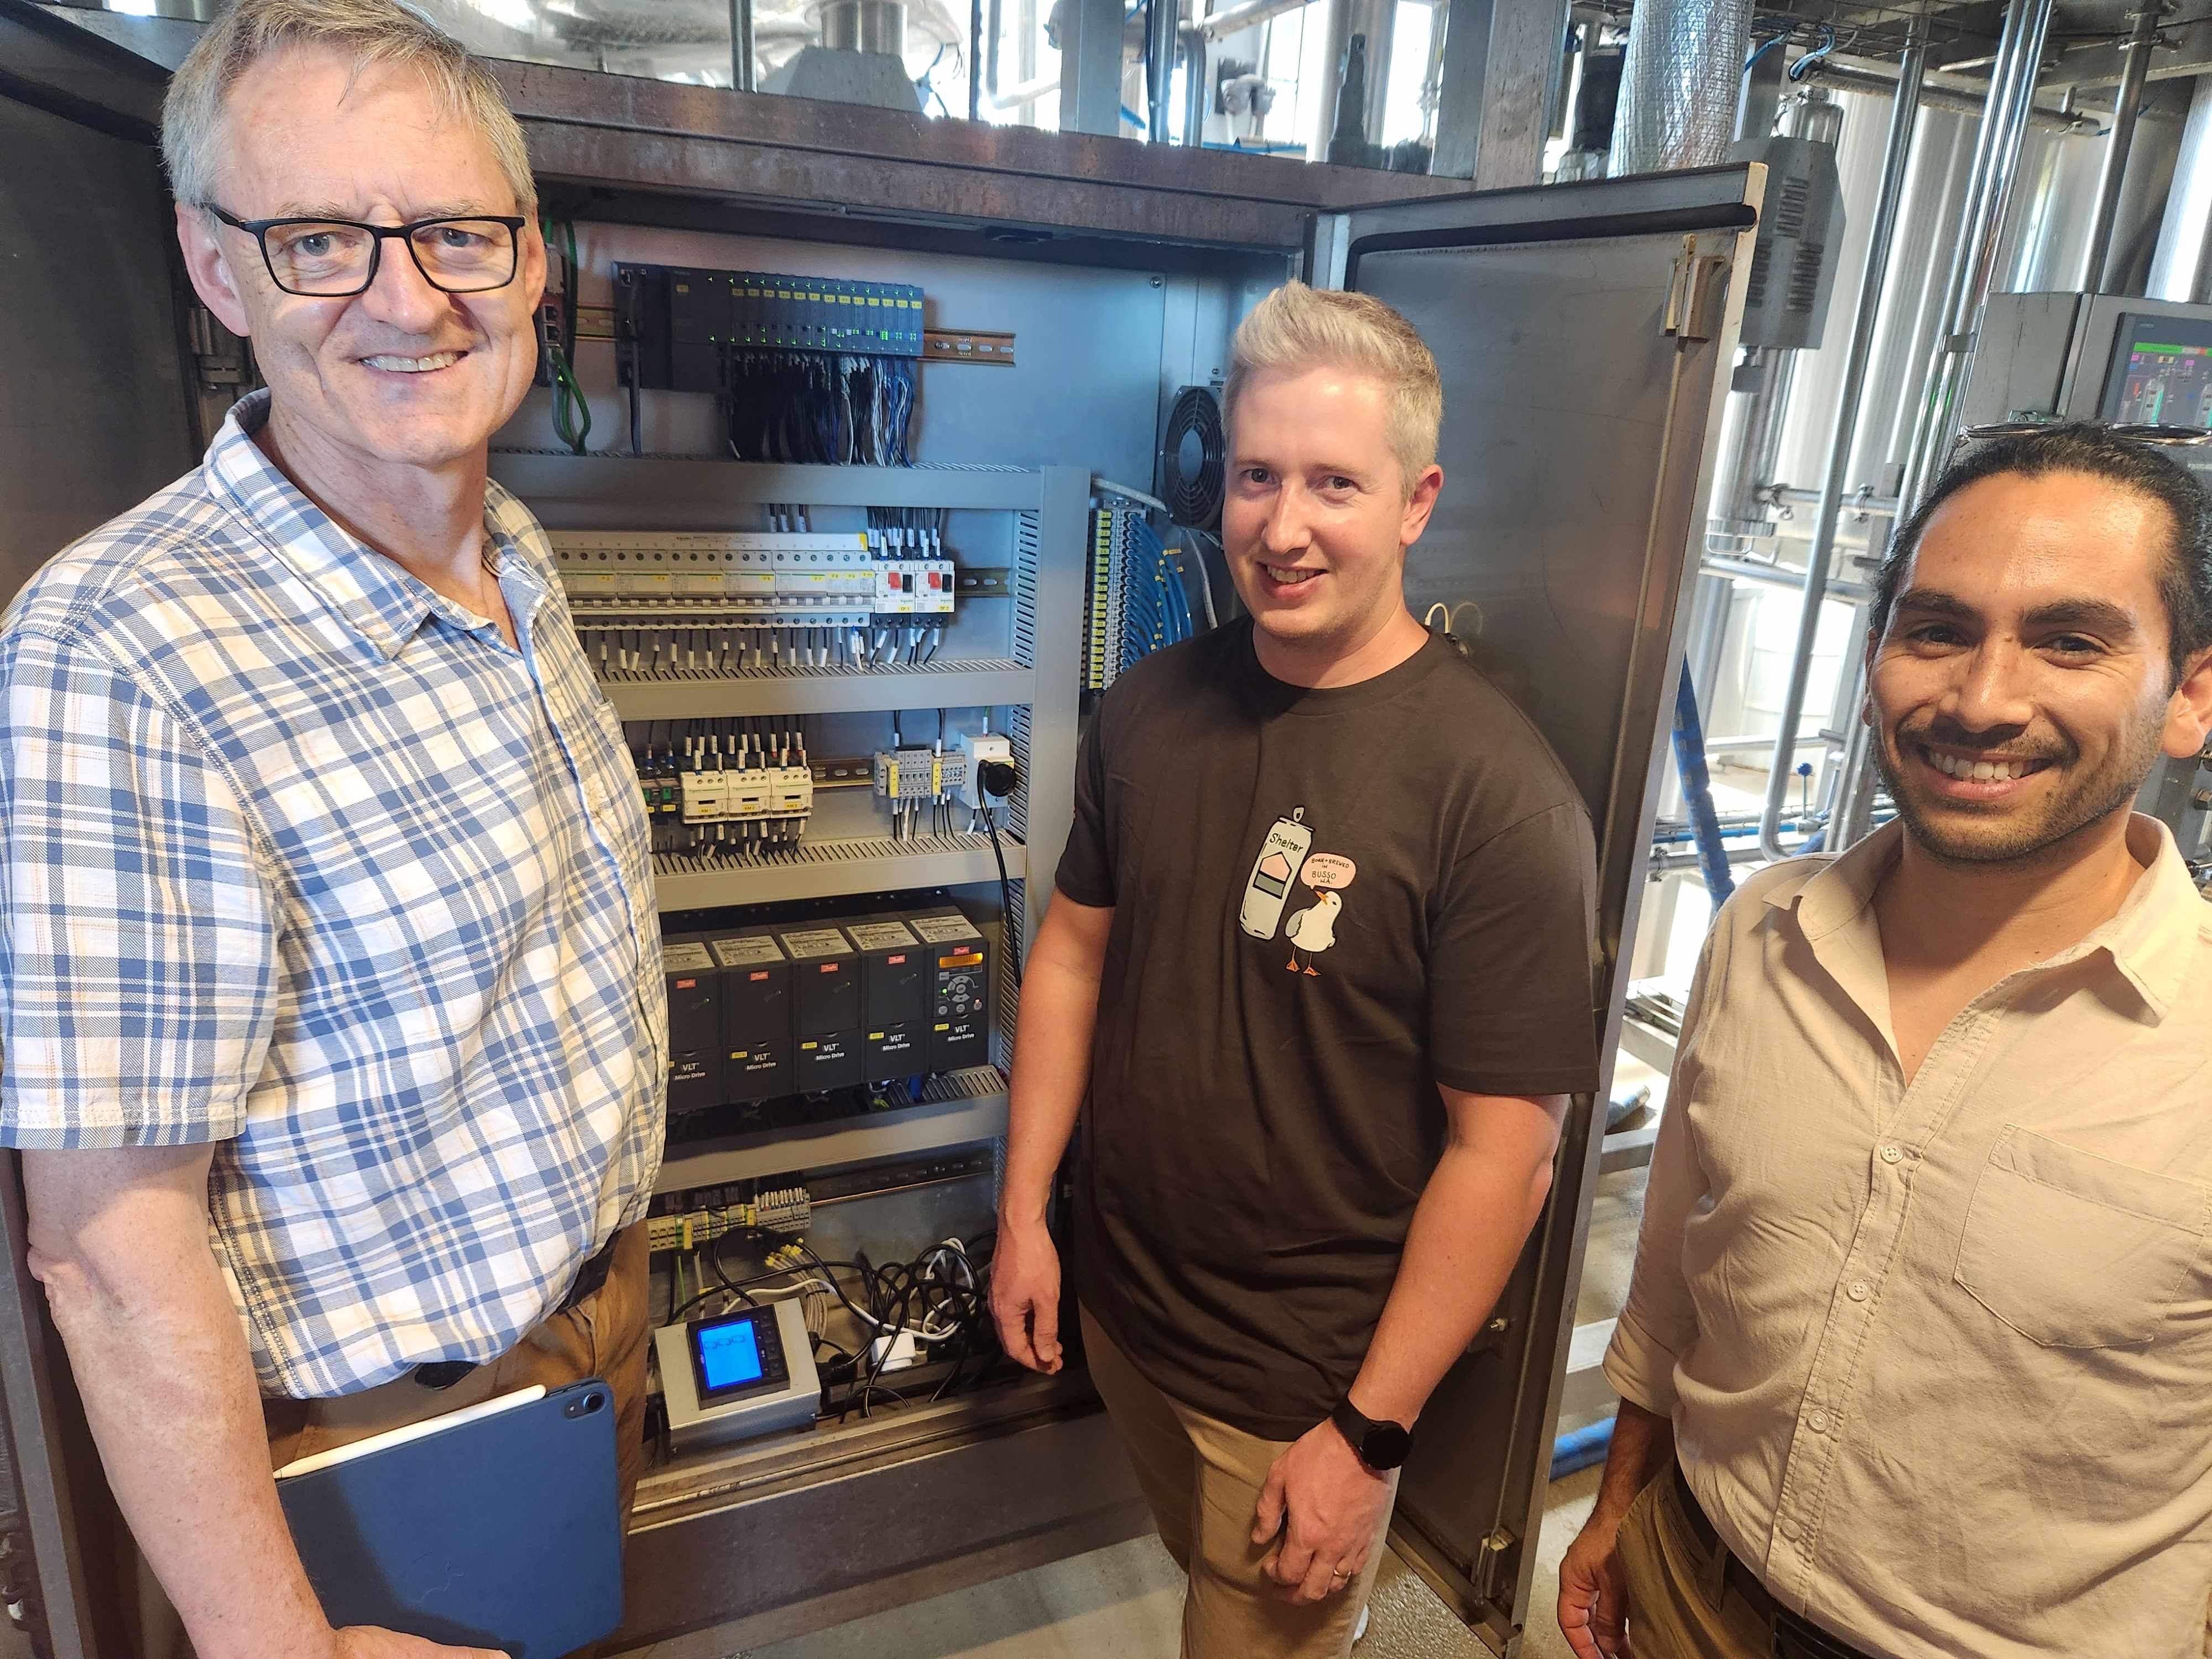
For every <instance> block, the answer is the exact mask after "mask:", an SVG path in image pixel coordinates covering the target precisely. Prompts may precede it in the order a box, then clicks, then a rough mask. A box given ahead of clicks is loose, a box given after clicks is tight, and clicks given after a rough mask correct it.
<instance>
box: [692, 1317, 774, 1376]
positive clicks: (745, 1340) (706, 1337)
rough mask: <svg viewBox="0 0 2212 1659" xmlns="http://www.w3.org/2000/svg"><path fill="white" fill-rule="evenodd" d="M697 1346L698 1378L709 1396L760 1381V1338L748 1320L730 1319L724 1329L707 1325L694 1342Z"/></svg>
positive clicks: (720, 1326)
mask: <svg viewBox="0 0 2212 1659" xmlns="http://www.w3.org/2000/svg"><path fill="white" fill-rule="evenodd" d="M695 1340H696V1341H697V1342H698V1344H699V1376H700V1380H701V1381H702V1383H705V1385H706V1388H707V1391H708V1393H709V1394H719V1393H720V1392H721V1391H722V1390H723V1389H742V1388H744V1386H745V1385H746V1384H747V1383H757V1382H759V1381H760V1380H761V1376H762V1370H761V1352H760V1338H759V1337H758V1336H757V1334H755V1333H754V1330H753V1322H752V1321H751V1320H750V1319H733V1320H732V1321H730V1322H728V1323H727V1324H726V1325H708V1326H706V1327H703V1328H701V1329H700V1330H699V1332H698V1333H697V1334H696V1339H695Z"/></svg>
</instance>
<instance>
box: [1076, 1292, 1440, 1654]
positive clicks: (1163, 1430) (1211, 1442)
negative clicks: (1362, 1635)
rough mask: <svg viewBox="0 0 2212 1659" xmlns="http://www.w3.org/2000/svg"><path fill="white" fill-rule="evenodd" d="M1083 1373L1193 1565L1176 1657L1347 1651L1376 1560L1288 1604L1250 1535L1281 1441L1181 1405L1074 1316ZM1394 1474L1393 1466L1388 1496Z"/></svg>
mask: <svg viewBox="0 0 2212 1659" xmlns="http://www.w3.org/2000/svg"><path fill="white" fill-rule="evenodd" d="M1082 1322H1083V1347H1084V1352H1085V1357H1086V1358H1087V1359H1088V1360H1089V1363H1090V1366H1091V1381H1092V1382H1094V1383H1097V1386H1098V1393H1099V1397H1100V1398H1102V1399H1103V1400H1104V1401H1105V1402H1106V1410H1107V1412H1108V1413H1109V1415H1110V1416H1111V1417H1112V1418H1113V1419H1114V1427H1115V1431H1116V1432H1117V1433H1118V1434H1119V1435H1120V1436H1121V1443H1122V1445H1123V1447H1124V1448H1125V1449H1127V1452H1128V1454H1129V1462H1131V1464H1132V1465H1133V1466H1134V1468H1135V1469H1136V1472H1137V1484H1138V1485H1139V1486H1141V1487H1142V1488H1143V1489H1144V1493H1145V1501H1146V1504H1149V1505H1150V1506H1151V1509H1152V1520H1153V1522H1154V1524H1156V1525H1157V1526H1158V1528H1159V1532H1160V1541H1161V1542H1162V1543H1164V1544H1165V1545H1166V1546H1167V1547H1168V1553H1169V1554H1170V1555H1171V1556H1173V1557H1174V1558H1175V1563H1176V1565H1177V1566H1178V1567H1181V1568H1182V1570H1183V1571H1184V1572H1185V1573H1186V1574H1188V1576H1189V1579H1190V1586H1189V1589H1188V1590H1187V1591H1186V1592H1185V1594H1184V1596H1183V1604H1182V1656H1183V1659H1344V1656H1345V1655H1346V1654H1348V1653H1350V1652H1351V1651H1352V1628H1353V1626H1355V1625H1357V1624H1358V1620H1359V1610H1360V1608H1362V1607H1364V1606H1366V1605H1367V1594H1368V1591H1369V1590H1370V1589H1372V1588H1373V1586H1374V1583H1375V1572H1376V1568H1377V1567H1379V1566H1380V1565H1382V1561H1383V1541H1382V1540H1380V1539H1377V1540H1376V1546H1375V1549H1374V1551H1373V1553H1371V1554H1370V1557H1369V1559H1368V1562H1367V1570H1366V1571H1364V1573H1362V1574H1361V1575H1360V1577H1358V1580H1357V1581H1356V1582H1354V1583H1351V1584H1348V1585H1346V1587H1345V1589H1343V1590H1341V1591H1340V1592H1339V1593H1338V1594H1337V1595H1332V1596H1330V1597H1329V1598H1328V1600H1327V1601H1322V1602H1321V1603H1319V1604H1318V1605H1317V1606H1314V1607H1293V1606H1292V1605H1291V1603H1290V1602H1289V1601H1285V1599H1284V1597H1283V1593H1282V1591H1281V1590H1279V1589H1277V1588H1276V1586H1275V1585H1274V1583H1273V1581H1272V1580H1270V1579H1269V1578H1268V1577H1267V1575H1266V1573H1265V1572H1264V1571H1262V1565H1263V1564H1264V1563H1265V1561H1266V1560H1267V1555H1268V1553H1269V1552H1270V1551H1271V1550H1272V1549H1273V1545H1261V1544H1255V1543H1254V1542H1253V1541H1252V1517H1253V1512H1254V1511H1255V1510H1256V1509H1257V1508H1258V1506H1259V1502H1260V1489H1261V1487H1262V1486H1265V1485H1266V1484H1267V1471H1268V1469H1269V1468H1272V1467H1273V1464H1274V1462H1275V1460H1276V1459H1277V1458H1278V1457H1279V1456H1281V1455H1283V1453H1284V1452H1285V1451H1286V1450H1287V1449H1289V1448H1290V1445H1291V1443H1290V1442H1289V1441H1287V1440H1263V1439H1261V1437H1259V1436H1257V1435H1253V1434H1246V1433H1245V1432H1243V1431H1242V1430H1240V1429H1233V1428H1231V1427H1230V1426H1229V1425H1227V1424H1226V1423H1221V1422H1217V1421H1215V1420H1214V1419H1212V1418H1210V1417H1206V1416H1202V1415H1200V1413H1197V1412H1194V1411H1192V1410H1191V1409H1190V1408H1189V1407H1187V1406H1183V1405H1179V1404H1178V1403H1176V1401H1173V1400H1170V1399H1169V1398H1168V1396H1167V1395H1164V1394H1162V1393H1161V1392H1160V1391H1159V1389H1156V1388H1154V1387H1153V1386H1152V1384H1151V1383H1148V1382H1146V1380H1145V1379H1144V1377H1143V1376H1140V1375H1139V1374H1138V1371H1137V1370H1136V1368H1135V1367H1134V1366H1133V1365H1132V1364H1130V1363H1129V1361H1128V1359H1127V1357H1126V1356H1124V1355H1123V1354H1122V1353H1121V1351H1120V1350H1119V1349H1117V1348H1116V1347H1115V1346H1114V1344H1113V1342H1112V1341H1111V1340H1109V1338H1108V1336H1107V1334H1106V1333H1105V1332H1104V1331H1103V1330H1101V1329H1100V1328H1099V1327H1098V1322H1097V1320H1095V1319H1093V1318H1091V1316H1090V1315H1089V1314H1088V1313H1085V1314H1084V1315H1083V1316H1082ZM1396 1483H1397V1477H1396V1475H1395V1474H1393V1475H1392V1476H1391V1484H1392V1490H1393V1493H1394V1496H1395V1489H1396Z"/></svg>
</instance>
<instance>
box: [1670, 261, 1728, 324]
mask: <svg viewBox="0 0 2212 1659" xmlns="http://www.w3.org/2000/svg"><path fill="white" fill-rule="evenodd" d="M1728 269H1729V262H1728V260H1727V258H1725V257H1724V256H1723V255H1721V254H1717V253H1700V252H1698V239H1697V238H1696V237H1694V236H1685V237H1684V238H1683V239H1682V251H1681V252H1680V253H1678V254H1676V255H1675V256H1674V272H1673V274H1672V275H1671V276H1670V277H1669V278H1668V283H1667V309H1666V317H1665V321H1664V324H1663V325H1662V329H1661V331H1662V333H1667V334H1671V335H1673V336H1674V337H1676V338H1677V339H1681V340H1710V339H1711V338H1712V337H1714V336H1715V335H1717V334H1718V333H1719V332H1720V331H1721V319H1722V317H1723V315H1725V314H1726V313H1727V309H1728Z"/></svg>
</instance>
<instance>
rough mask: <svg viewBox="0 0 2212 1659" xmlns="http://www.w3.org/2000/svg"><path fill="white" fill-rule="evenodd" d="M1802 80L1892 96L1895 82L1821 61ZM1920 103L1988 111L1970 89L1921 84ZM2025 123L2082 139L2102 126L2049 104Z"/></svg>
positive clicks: (1966, 111)
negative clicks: (2078, 135)
mask: <svg viewBox="0 0 2212 1659" xmlns="http://www.w3.org/2000/svg"><path fill="white" fill-rule="evenodd" d="M1805 79H1806V80H1808V81H1811V82H1822V83H1825V84H1826V85H1828V86H1832V87H1842V88H1844V89H1846V90H1847V91H1850V92H1882V93H1887V92H1894V91H1896V90H1897V82H1896V80H1895V79H1894V78H1893V77H1892V76H1887V75H1885V74H1883V73H1882V72H1881V70H1869V69H1862V68H1860V67H1859V66H1857V64H1838V63H1836V62H1834V61H1833V60H1832V59H1830V58H1821V59H1820V62H1819V63H1817V64H1814V66H1813V67H1812V68H1811V69H1808V70H1806V71H1805ZM1920 101H1921V103H1922V105H1923V106H1925V107H1926V108H1929V109H1941V110H1949V111H1952V112H1954V113H1956V114H1960V115H1979V114H1981V113H1983V112H1984V109H1985V108H1986V107H1987V100H1986V99H1984V97H1983V95H1982V94H1979V93H1978V92H1976V91H1974V90H1973V89H1972V88H1970V87H1951V86H1944V85H1942V84H1940V83H1938V82H1932V81H1926V80H1923V82H1921V84H1920ZM2027 118H2028V120H2029V121H2030V122H2031V123H2033V125H2036V126H2039V127H2049V128H2051V130H2052V131H2056V132H2074V133H2079V134H2081V136H2082V137H2093V136H2094V135H2095V134H2097V133H2100V132H2102V131H2104V130H2105V128H2104V123H2103V122H2101V121H2100V120H2099V119H2098V118H2097V117H2096V116H2095V114H2093V112H2088V111H2080V112H2073V111H2068V110H2063V109H2053V108H2051V106H2050V105H2048V104H2038V105H2036V106H2034V107H2033V108H2032V109H2030V110H2029V111H2028V112H2027Z"/></svg>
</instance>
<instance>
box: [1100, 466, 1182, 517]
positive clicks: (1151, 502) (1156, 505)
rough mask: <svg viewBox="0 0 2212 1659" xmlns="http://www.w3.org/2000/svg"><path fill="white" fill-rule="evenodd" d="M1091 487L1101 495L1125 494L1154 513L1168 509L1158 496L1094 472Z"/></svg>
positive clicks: (1171, 515) (1164, 511)
mask: <svg viewBox="0 0 2212 1659" xmlns="http://www.w3.org/2000/svg"><path fill="white" fill-rule="evenodd" d="M1091 489H1093V490H1094V491H1097V492H1098V493H1100V494H1103V495H1126V496H1127V497H1128V498H1129V500H1131V501H1142V502H1143V503H1144V504H1145V505H1146V507H1151V508H1152V511H1153V512H1155V513H1166V512H1167V510H1168V504H1167V503H1166V502H1165V501H1162V500H1161V499H1160V498H1159V497H1158V496H1157V495H1146V494H1145V492H1144V491H1143V490H1141V489H1130V488H1129V486H1128V485H1127V484H1125V483H1115V482H1114V481H1113V480H1112V479H1111V478H1105V477H1100V476H1099V475H1098V474H1097V473H1096V472H1094V473H1092V474H1091ZM1169 516H1170V518H1172V517H1173V516H1174V515H1173V514H1172V513H1170V514H1169Z"/></svg>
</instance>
